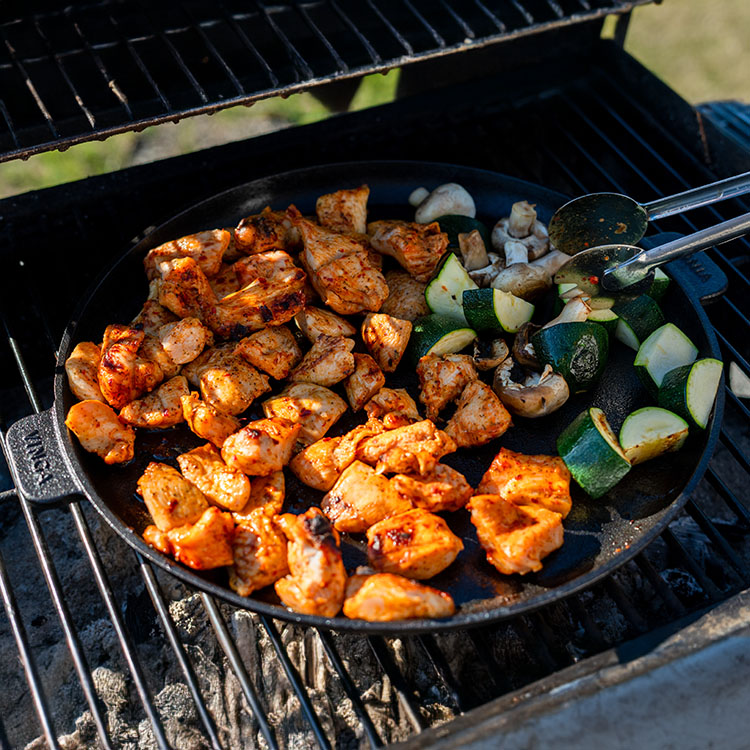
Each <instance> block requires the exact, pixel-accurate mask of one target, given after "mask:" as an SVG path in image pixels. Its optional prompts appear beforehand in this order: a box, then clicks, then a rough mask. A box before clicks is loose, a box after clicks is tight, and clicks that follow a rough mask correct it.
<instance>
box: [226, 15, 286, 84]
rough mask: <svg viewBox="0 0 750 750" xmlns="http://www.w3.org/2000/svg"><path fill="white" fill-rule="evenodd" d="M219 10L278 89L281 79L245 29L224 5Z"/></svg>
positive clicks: (270, 81)
mask: <svg viewBox="0 0 750 750" xmlns="http://www.w3.org/2000/svg"><path fill="white" fill-rule="evenodd" d="M219 9H220V10H221V15H222V18H223V19H224V20H225V21H226V22H227V23H228V24H229V25H230V26H231V27H232V30H233V31H234V33H235V34H236V35H237V38H238V39H239V40H240V41H241V42H242V44H243V45H244V46H245V48H246V49H248V50H249V51H250V53H251V54H252V56H253V57H254V58H255V59H256V60H257V61H258V62H259V63H260V65H261V67H262V68H263V70H264V72H265V74H266V76H268V82H269V83H270V84H271V86H272V87H273V88H277V87H278V85H279V79H278V78H277V76H276V74H275V73H274V72H273V69H272V68H271V66H270V65H269V64H268V62H267V60H266V58H265V57H263V55H261V54H260V52H259V51H258V48H257V47H256V46H255V45H254V44H253V43H252V42H251V41H250V39H248V36H247V34H246V33H245V31H244V29H243V28H242V27H241V26H240V25H239V23H237V21H236V20H235V18H234V16H232V15H231V14H230V13H229V12H228V11H227V9H226V6H225V5H224V3H219Z"/></svg>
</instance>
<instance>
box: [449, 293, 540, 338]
mask: <svg viewBox="0 0 750 750" xmlns="http://www.w3.org/2000/svg"><path fill="white" fill-rule="evenodd" d="M463 303H464V315H465V316H466V320H467V322H468V323H469V325H470V326H471V327H472V328H473V329H474V330H475V331H477V332H480V333H481V332H483V331H491V332H499V333H516V332H517V331H518V329H519V328H520V327H521V326H522V325H523V324H524V323H528V322H529V321H530V320H531V317H532V315H533V314H534V305H532V304H531V303H530V302H526V300H523V299H520V298H519V297H515V296H514V295H512V294H511V293H510V292H503V291H501V290H500V289H492V288H491V287H486V288H484V289H467V290H465V291H464V293H463Z"/></svg>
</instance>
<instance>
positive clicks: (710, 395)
mask: <svg viewBox="0 0 750 750" xmlns="http://www.w3.org/2000/svg"><path fill="white" fill-rule="evenodd" d="M723 368H724V364H723V362H720V361H719V360H718V359H712V358H710V357H708V358H706V359H699V360H697V361H695V362H693V363H692V364H687V365H683V366H682V367H677V368H675V369H673V370H670V371H669V372H668V373H667V374H666V375H665V376H664V379H663V380H662V382H661V386H660V387H659V395H658V397H657V403H658V404H659V406H662V407H664V408H665V409H671V410H672V411H674V412H676V413H677V414H679V415H680V416H681V417H683V418H684V419H685V420H687V422H688V424H689V425H691V426H695V427H698V428H699V429H701V430H705V429H706V425H707V424H708V418H709V417H710V416H711V409H713V406H714V401H715V400H716V393H717V391H718V390H719V383H720V382H721V372H722V370H723Z"/></svg>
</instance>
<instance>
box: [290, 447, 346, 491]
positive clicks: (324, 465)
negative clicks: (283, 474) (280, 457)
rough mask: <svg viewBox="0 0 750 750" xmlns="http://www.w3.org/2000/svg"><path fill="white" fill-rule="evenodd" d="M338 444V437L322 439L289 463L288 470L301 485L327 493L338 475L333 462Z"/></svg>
mask: <svg viewBox="0 0 750 750" xmlns="http://www.w3.org/2000/svg"><path fill="white" fill-rule="evenodd" d="M340 442H341V438H338V437H335V438H322V439H321V440H318V441H317V442H315V443H313V444H312V445H308V446H307V448H305V449H304V450H302V451H300V452H299V453H298V454H297V455H296V456H295V457H294V458H293V459H292V460H291V461H290V462H289V468H290V469H291V470H292V471H293V472H294V475H295V476H296V477H297V479H299V480H300V482H302V483H303V484H306V485H307V486H308V487H312V488H313V489H314V490H321V492H328V490H330V489H331V487H333V485H334V484H335V483H336V480H337V479H338V478H339V474H340V472H339V470H338V469H337V468H336V464H335V462H334V460H333V452H334V449H335V448H336V446H337V445H338V444H339V443H340Z"/></svg>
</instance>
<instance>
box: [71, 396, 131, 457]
mask: <svg viewBox="0 0 750 750" xmlns="http://www.w3.org/2000/svg"><path fill="white" fill-rule="evenodd" d="M65 426H66V427H67V428H68V429H69V430H70V431H71V432H72V433H73V434H74V435H75V436H76V437H77V438H78V442H79V443H80V444H81V446H82V447H83V449H84V450H86V451H88V452H89V453H96V455H97V456H99V457H100V458H102V459H104V463H105V464H121V463H124V462H125V461H130V459H131V458H133V456H134V454H135V449H134V444H135V431H134V430H133V428H132V427H130V425H126V424H123V423H122V422H121V421H120V419H119V417H118V416H117V414H115V412H114V410H113V409H112V408H111V407H110V406H107V404H103V403H102V402H101V401H94V400H93V399H87V400H86V401H79V402H78V403H77V404H73V406H71V407H70V411H69V412H68V416H67V417H66V418H65Z"/></svg>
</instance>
